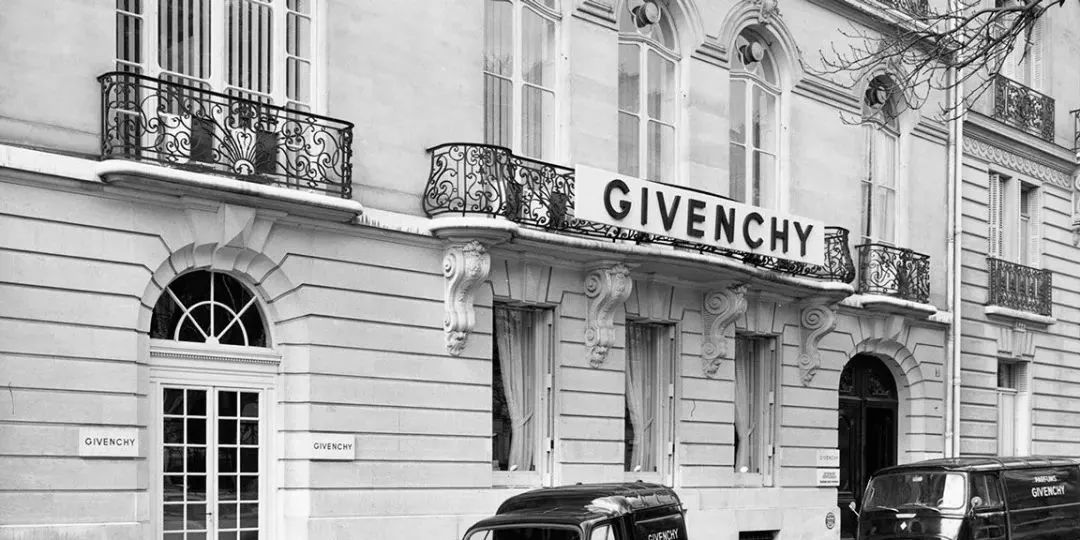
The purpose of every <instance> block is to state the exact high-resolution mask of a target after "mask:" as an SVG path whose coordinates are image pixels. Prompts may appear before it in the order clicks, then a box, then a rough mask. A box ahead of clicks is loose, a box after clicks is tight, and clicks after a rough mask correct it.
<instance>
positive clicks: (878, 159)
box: [873, 129, 897, 187]
mask: <svg viewBox="0 0 1080 540" xmlns="http://www.w3.org/2000/svg"><path fill="white" fill-rule="evenodd" d="M874 141H875V145H874V146H875V148H874V156H873V162H874V182H875V183H876V184H878V185H882V186H887V187H894V186H895V185H896V145H897V141H896V137H894V136H893V135H892V134H891V133H889V132H887V131H884V130H880V129H878V130H876V131H875V135H874Z"/></svg>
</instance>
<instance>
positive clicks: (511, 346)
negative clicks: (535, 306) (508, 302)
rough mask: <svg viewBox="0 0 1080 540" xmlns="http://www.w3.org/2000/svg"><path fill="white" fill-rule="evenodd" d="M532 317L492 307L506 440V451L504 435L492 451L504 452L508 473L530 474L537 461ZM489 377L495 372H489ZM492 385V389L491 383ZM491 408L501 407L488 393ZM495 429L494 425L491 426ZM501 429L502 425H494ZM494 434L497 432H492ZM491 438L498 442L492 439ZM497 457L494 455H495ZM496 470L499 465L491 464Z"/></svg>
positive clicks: (537, 382) (500, 464)
mask: <svg viewBox="0 0 1080 540" xmlns="http://www.w3.org/2000/svg"><path fill="white" fill-rule="evenodd" d="M535 319H536V316H535V313H534V312H532V311H526V310H519V309H509V308H505V307H496V309H495V350H494V351H493V352H494V355H495V357H497V359H498V362H499V367H498V370H497V373H498V375H499V377H500V383H499V384H501V388H502V391H501V395H502V397H503V399H504V403H505V410H506V413H507V415H508V416H509V423H510V426H509V427H510V441H509V449H508V450H506V448H505V447H506V441H505V436H504V437H503V440H501V441H495V442H496V443H498V444H501V445H502V446H501V447H496V448H494V449H493V450H497V451H499V450H505V454H503V455H505V456H506V457H505V459H506V463H505V467H506V468H505V469H504V470H509V471H522V472H524V471H534V470H536V465H537V461H538V456H537V450H538V447H539V439H538V437H539V436H538V431H539V430H538V425H539V421H540V420H539V419H538V418H537V409H536V405H537V398H538V397H539V396H538V395H537V392H538V388H539V386H540V385H539V383H540V381H538V380H537V369H536V368H537V365H536V362H537V359H536V336H535V332H536V330H535V329H536V328H537V325H536V320H535ZM492 372H493V376H494V374H495V373H496V370H494V369H493V370H492ZM492 383H493V384H492V386H493V387H494V386H496V383H495V381H494V380H493V381H492ZM492 394H493V403H492V407H493V409H494V408H497V407H498V408H501V407H502V406H503V404H502V403H498V402H496V401H495V399H496V398H497V396H496V394H497V392H492ZM493 427H496V426H493ZM498 427H499V428H500V429H503V430H505V428H504V427H503V426H498ZM496 435H498V432H496ZM494 439H498V437H495V438H494ZM496 455H498V454H496ZM492 465H493V467H494V466H496V465H498V466H499V467H500V469H501V468H502V467H503V466H504V465H503V463H501V462H500V463H497V464H496V463H492Z"/></svg>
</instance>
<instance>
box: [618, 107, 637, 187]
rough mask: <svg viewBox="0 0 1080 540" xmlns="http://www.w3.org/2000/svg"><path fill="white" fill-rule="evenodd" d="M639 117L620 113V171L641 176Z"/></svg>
mask: <svg viewBox="0 0 1080 540" xmlns="http://www.w3.org/2000/svg"><path fill="white" fill-rule="evenodd" d="M639 137H640V134H639V132H638V118H637V117H636V116H634V115H632V114H626V113H623V112H620V113H619V173H620V174H625V175H629V176H635V177H636V176H640V175H641V174H640V173H641V171H640V168H639V162H640V160H641V156H640V153H639V152H640V150H639V146H638V138H639Z"/></svg>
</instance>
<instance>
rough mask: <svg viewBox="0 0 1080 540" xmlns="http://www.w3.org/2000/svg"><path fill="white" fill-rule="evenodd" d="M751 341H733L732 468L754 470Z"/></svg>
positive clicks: (753, 398)
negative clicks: (733, 444)
mask: <svg viewBox="0 0 1080 540" xmlns="http://www.w3.org/2000/svg"><path fill="white" fill-rule="evenodd" d="M755 352H756V351H755V347H754V346H753V342H752V341H750V340H748V339H736V340H735V471H736V472H756V469H757V467H756V466H755V464H754V452H755V450H754V448H755V447H756V444H755V441H756V440H757V435H756V433H755V431H756V428H757V425H756V416H757V415H756V414H754V409H755V407H754V406H753V404H754V403H755V401H756V399H757V391H756V389H757V381H756V377H755V376H754V375H755V374H756V371H757V366H756V365H755V363H756V360H757V358H756V356H757V355H756V354H755Z"/></svg>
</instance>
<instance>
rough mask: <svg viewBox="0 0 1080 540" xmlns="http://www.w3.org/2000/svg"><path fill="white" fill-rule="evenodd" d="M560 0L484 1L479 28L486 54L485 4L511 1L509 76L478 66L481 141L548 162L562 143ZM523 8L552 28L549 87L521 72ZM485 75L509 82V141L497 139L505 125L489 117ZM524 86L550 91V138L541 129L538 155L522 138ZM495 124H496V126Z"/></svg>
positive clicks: (522, 65)
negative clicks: (482, 111)
mask: <svg viewBox="0 0 1080 540" xmlns="http://www.w3.org/2000/svg"><path fill="white" fill-rule="evenodd" d="M560 1H565V0H552V1H551V4H552V5H551V6H548V5H546V3H545V2H543V1H542V0H484V9H485V14H484V16H483V17H482V23H481V24H482V26H483V30H482V31H483V39H484V41H485V50H484V54H485V55H486V54H487V51H486V41H487V39H488V32H489V30H490V29H489V27H488V22H487V15H486V9H487V7H488V4H489V3H491V2H504V3H507V4H510V10H511V15H510V22H511V29H510V32H511V36H510V47H511V70H510V76H509V77H506V76H504V75H502V74H497V73H492V72H490V71H489V70H488V69H487V67H486V66H481V70H480V71H481V77H482V79H483V80H484V81H483V85H482V86H483V87H484V95H483V96H482V102H483V105H482V107H483V109H484V113H483V114H484V116H483V131H484V142H485V143H486V144H494V145H498V146H503V147H508V148H510V150H511V151H513V152H514V153H515V154H518V155H520V156H523V157H528V158H532V159H537V160H541V161H548V162H550V161H554V160H555V159H557V157H558V156H559V152H560V147H561V142H562V141H561V133H562V126H561V120H560V119H561V116H560V114H561V107H560V100H559V95H560V91H559V90H560V88H561V85H562V80H563V75H562V57H563V55H562V54H561V52H562V51H561V43H562V41H561V40H562V19H563V16H562V13H561V12H560ZM525 10H529V11H531V12H533V13H535V14H536V15H537V16H538V17H540V18H541V19H542V20H543V21H545V22H548V23H551V24H552V27H553V32H552V36H551V51H550V53H551V58H552V66H551V70H552V81H551V86H550V87H544V86H542V85H539V84H534V83H530V82H526V81H525V77H524V75H523V71H524V70H523V67H524V62H523V58H524V53H523V50H524V48H525V47H524V44H523V40H524V39H525V36H524V28H525V23H524V21H525ZM488 77H493V78H496V79H501V80H508V81H509V82H510V120H511V121H510V126H509V129H510V140H509V141H502V140H498V139H501V138H502V135H501V132H502V131H503V130H504V129H505V127H506V126H502V125H501V124H498V123H497V122H495V121H494V120H492V119H490V118H489V116H488V103H487V99H488V96H487V78H488ZM526 87H533V88H539V89H540V90H541V92H545V91H546V92H550V94H551V102H552V110H551V111H550V113H548V114H550V116H551V126H550V129H551V133H550V134H548V135H547V136H548V137H550V140H549V141H545V138H544V134H543V132H542V131H541V137H540V145H541V150H540V152H539V155H535V153H534V152H531V151H529V149H527V148H526V147H525V139H526V137H525V131H526V130H527V129H528V127H529V126H527V125H526V124H525V121H524V119H523V112H524V101H525V99H524V97H523V96H524V91H525V89H526ZM496 124H498V125H496ZM541 126H542V124H541ZM494 133H499V135H498V136H497V137H493V135H492V134H494ZM545 144H550V148H547V149H545V148H544V146H545Z"/></svg>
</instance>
